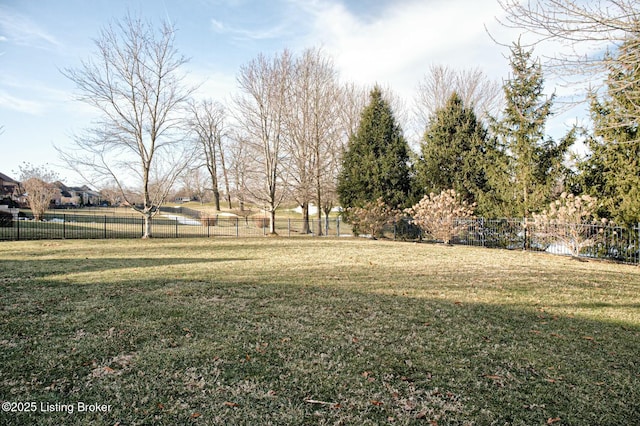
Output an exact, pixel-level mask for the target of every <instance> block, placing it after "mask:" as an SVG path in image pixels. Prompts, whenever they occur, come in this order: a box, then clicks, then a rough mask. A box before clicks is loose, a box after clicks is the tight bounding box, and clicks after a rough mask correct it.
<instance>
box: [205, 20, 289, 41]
mask: <svg viewBox="0 0 640 426" xmlns="http://www.w3.org/2000/svg"><path fill="white" fill-rule="evenodd" d="M211 26H212V28H213V30H214V31H215V32H216V33H218V34H226V35H230V36H231V37H233V38H235V39H240V40H268V39H274V38H278V37H281V36H283V35H284V34H285V27H284V26H283V25H277V26H274V27H270V28H264V29H255V30H249V29H245V28H240V27H231V26H229V25H226V24H225V23H223V22H222V21H219V20H217V19H211Z"/></svg>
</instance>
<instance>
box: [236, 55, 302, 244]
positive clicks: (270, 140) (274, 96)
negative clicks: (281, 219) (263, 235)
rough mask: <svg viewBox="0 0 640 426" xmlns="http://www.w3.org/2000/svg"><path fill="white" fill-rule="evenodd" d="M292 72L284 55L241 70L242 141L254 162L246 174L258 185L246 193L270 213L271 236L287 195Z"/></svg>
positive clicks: (259, 59) (239, 111)
mask: <svg viewBox="0 0 640 426" xmlns="http://www.w3.org/2000/svg"><path fill="white" fill-rule="evenodd" d="M291 69H292V59H291V54H290V53H289V52H288V51H286V50H285V51H284V52H282V53H280V54H277V55H275V56H274V57H273V58H272V59H267V58H266V57H265V56H264V55H259V56H258V57H257V58H256V59H253V60H252V61H250V62H249V63H248V64H246V65H243V66H242V67H241V68H240V72H239V74H238V77H237V80H238V86H239V88H240V90H241V94H240V95H239V96H238V97H237V98H236V99H235V104H236V109H237V114H238V117H237V119H238V120H237V121H238V123H240V127H241V132H242V136H241V138H240V140H241V141H243V142H246V148H247V150H248V151H250V154H249V155H250V156H251V157H252V158H253V159H254V160H255V161H254V162H253V163H254V164H253V167H251V168H248V170H247V177H248V179H247V181H248V182H254V183H256V186H248V187H247V188H246V189H247V191H248V192H249V193H251V195H252V196H253V198H254V199H255V200H256V201H257V202H259V203H262V204H263V205H264V207H265V209H266V210H267V212H268V213H269V216H270V224H269V233H270V234H276V229H275V217H276V209H277V208H278V206H279V205H280V203H281V202H282V200H283V199H284V197H285V194H286V189H287V188H286V185H285V181H284V174H283V173H284V172H283V161H284V154H285V152H284V137H285V127H284V125H285V114H286V108H287V107H288V105H287V99H286V96H287V94H288V93H289V88H288V84H289V82H290V74H291Z"/></svg>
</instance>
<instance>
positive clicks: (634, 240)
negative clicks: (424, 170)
mask: <svg viewBox="0 0 640 426" xmlns="http://www.w3.org/2000/svg"><path fill="white" fill-rule="evenodd" d="M456 223H457V224H462V225H464V226H463V228H464V231H463V232H461V233H459V234H458V235H456V236H455V237H454V238H453V240H452V241H451V243H452V244H458V245H469V246H479V247H487V248H502V249H521V250H531V251H546V252H548V253H551V254H558V255H575V253H574V252H573V250H572V249H573V248H574V246H579V245H580V243H581V242H582V243H583V244H584V246H583V247H578V250H577V251H578V256H579V257H582V258H598V259H608V260H613V261H616V262H622V263H628V264H632V265H640V224H638V225H637V226H633V227H628V228H627V227H621V226H604V225H589V224H572V223H567V224H553V225H552V227H553V228H554V229H553V230H552V232H550V231H549V226H546V227H544V229H542V228H541V227H540V226H539V225H536V224H535V223H532V222H531V221H529V222H525V221H524V220H522V219H484V218H474V219H458V220H456ZM392 233H393V238H395V239H399V238H400V239H406V240H426V241H434V240H433V238H431V236H429V235H425V234H424V233H423V232H422V230H420V229H419V228H417V227H415V225H412V224H411V223H410V221H409V220H401V221H400V222H398V223H395V224H392V225H390V226H388V227H387V228H385V230H384V234H385V236H389V235H391V234H392ZM586 241H588V243H585V242H586Z"/></svg>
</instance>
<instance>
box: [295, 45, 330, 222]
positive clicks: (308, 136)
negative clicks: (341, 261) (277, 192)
mask: <svg viewBox="0 0 640 426" xmlns="http://www.w3.org/2000/svg"><path fill="white" fill-rule="evenodd" d="M338 88H339V86H338V83H337V73H336V71H335V68H334V67H333V64H332V62H331V60H330V59H329V58H328V57H326V56H325V55H324V54H323V53H322V51H321V50H319V49H307V50H305V51H304V52H303V54H302V55H301V56H300V57H299V58H297V59H296V61H295V63H294V67H293V73H292V78H291V84H290V89H291V90H290V96H289V97H288V99H290V102H289V107H288V108H287V135H288V137H287V146H286V148H287V151H288V157H289V162H288V166H289V170H288V171H289V177H290V180H289V181H290V183H291V185H292V187H293V188H292V189H293V196H294V198H295V199H296V201H297V202H298V204H299V205H300V206H301V207H302V212H303V229H302V232H303V233H308V232H309V222H308V220H309V202H310V201H311V200H315V202H316V204H317V205H318V219H320V218H321V217H322V216H321V215H322V211H321V210H320V206H322V204H323V198H324V191H325V189H326V187H327V179H326V177H327V176H326V175H327V173H329V172H330V171H331V170H329V165H330V163H331V161H332V155H333V153H332V151H333V150H334V149H335V143H334V141H335V139H336V138H337V137H338V131H337V129H338V127H337V123H338V122H339V117H338V111H339V110H338V108H337V107H336V96H337V95H338ZM319 232H320V233H321V232H322V231H321V230H320V231H319Z"/></svg>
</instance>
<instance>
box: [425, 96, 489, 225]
mask: <svg viewBox="0 0 640 426" xmlns="http://www.w3.org/2000/svg"><path fill="white" fill-rule="evenodd" d="M420 148H421V155H420V158H419V159H418V161H417V162H416V166H415V167H416V177H415V184H416V186H417V188H416V190H417V191H419V192H420V195H424V194H430V193H432V192H433V193H436V194H437V193H440V192H441V191H443V190H448V189H454V190H455V191H456V193H458V194H459V195H460V196H461V197H462V199H463V200H464V201H466V202H467V203H469V204H473V203H476V204H477V206H478V209H477V211H478V212H479V214H482V215H494V214H495V207H494V206H495V204H496V202H495V196H496V194H495V192H494V191H493V190H492V188H491V185H490V177H491V175H492V170H493V168H494V167H493V165H494V164H495V163H496V162H497V157H499V156H500V155H501V152H499V151H498V150H497V149H496V147H495V144H494V143H493V139H490V138H489V136H488V134H487V130H486V129H485V128H484V126H483V125H482V123H481V122H480V121H479V120H478V119H477V117H476V115H475V113H474V111H473V110H472V109H470V108H467V107H466V106H465V105H464V103H463V101H462V99H461V98H460V96H458V94H457V93H455V92H454V93H453V94H452V95H451V96H450V97H449V100H448V101H447V103H446V105H445V106H444V107H443V108H440V109H438V110H436V112H435V113H434V115H433V116H432V117H431V119H430V121H429V124H428V126H427V129H426V131H425V134H424V138H423V141H422V144H421V147H420Z"/></svg>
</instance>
